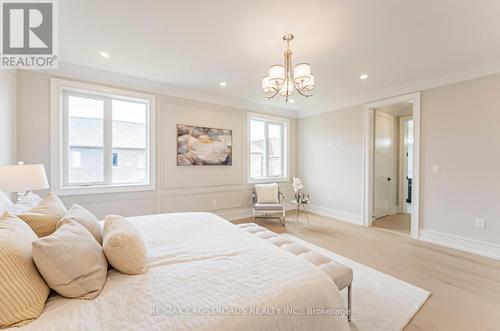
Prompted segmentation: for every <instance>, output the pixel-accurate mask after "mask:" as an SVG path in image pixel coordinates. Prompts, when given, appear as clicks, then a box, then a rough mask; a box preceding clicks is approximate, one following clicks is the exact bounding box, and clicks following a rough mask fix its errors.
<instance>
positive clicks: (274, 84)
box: [262, 34, 314, 102]
mask: <svg viewBox="0 0 500 331" xmlns="http://www.w3.org/2000/svg"><path fill="white" fill-rule="evenodd" d="M283 40H284V41H286V51H285V54H284V55H285V65H284V66H283V65H280V64H274V65H272V66H270V67H269V72H268V75H267V76H266V77H264V78H262V90H264V93H265V94H266V97H267V98H268V99H272V98H274V97H275V96H276V95H278V94H279V95H281V96H283V97H285V101H286V102H288V97H289V96H291V95H292V94H293V91H294V90H297V92H298V93H299V94H300V95H302V96H304V97H310V96H312V94H311V91H312V90H313V89H314V75H313V74H312V73H311V65H310V64H309V63H299V64H297V65H296V66H295V67H294V68H293V70H292V50H291V49H290V41H292V40H293V35H292V34H286V35H285V36H283Z"/></svg>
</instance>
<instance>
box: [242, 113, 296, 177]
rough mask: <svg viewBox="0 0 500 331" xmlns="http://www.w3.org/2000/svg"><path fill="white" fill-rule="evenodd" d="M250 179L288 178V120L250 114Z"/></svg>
mask: <svg viewBox="0 0 500 331" xmlns="http://www.w3.org/2000/svg"><path fill="white" fill-rule="evenodd" d="M248 127H249V136H250V137H249V142H250V146H249V153H250V155H249V181H251V182H255V181H266V180H276V179H286V178H287V176H288V175H287V168H288V160H287V139H288V133H287V131H288V120H286V119H281V118H274V117H267V116H260V115H250V116H249V121H248Z"/></svg>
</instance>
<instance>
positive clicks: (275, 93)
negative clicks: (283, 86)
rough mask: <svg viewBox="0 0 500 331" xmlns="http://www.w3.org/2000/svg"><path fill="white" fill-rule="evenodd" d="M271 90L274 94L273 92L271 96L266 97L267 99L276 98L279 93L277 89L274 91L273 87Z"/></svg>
mask: <svg viewBox="0 0 500 331" xmlns="http://www.w3.org/2000/svg"><path fill="white" fill-rule="evenodd" d="M273 89H274V90H275V91H276V92H274V94H272V95H270V96H268V97H267V98H268V99H272V98H274V97H275V96H276V95H277V94H278V93H279V92H280V90H279V89H275V88H274V87H273Z"/></svg>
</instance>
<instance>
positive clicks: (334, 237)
mask: <svg viewBox="0 0 500 331" xmlns="http://www.w3.org/2000/svg"><path fill="white" fill-rule="evenodd" d="M309 216H310V219H311V223H312V224H311V225H310V226H309V225H307V223H306V221H305V218H304V217H303V216H302V219H301V221H302V223H299V224H294V223H293V221H294V220H295V217H294V215H293V216H292V215H289V216H288V217H287V220H289V221H288V222H287V226H286V228H283V227H282V226H281V225H280V224H279V222H278V220H274V219H257V220H256V222H255V223H258V224H260V225H262V226H265V227H266V228H268V229H269V230H271V231H274V232H276V233H283V232H287V233H289V234H291V235H294V236H297V237H299V238H301V239H304V240H307V241H309V242H311V243H313V244H316V245H318V246H321V247H323V248H325V249H328V250H331V251H333V252H335V253H337V254H340V255H342V256H345V257H347V258H350V259H352V260H354V261H357V262H359V263H362V264H364V265H367V266H370V267H372V268H374V269H377V270H379V271H381V272H384V273H386V274H389V275H391V276H394V277H396V278H399V279H401V280H404V281H406V282H408V283H411V284H413V285H416V286H418V287H421V288H423V289H426V290H429V291H431V292H432V295H431V297H430V298H429V300H428V301H427V302H426V303H425V305H424V306H423V307H422V309H421V310H420V311H419V312H418V313H417V314H416V315H415V317H414V318H413V319H412V320H411V321H410V323H409V324H408V325H407V327H406V328H405V330H409V331H414V330H453V331H461V330H464V331H475V330H492V331H493V330H500V261H497V260H494V259H489V258H485V257H481V256H477V255H473V254H468V253H464V252H460V251H457V250H453V249H449V248H445V247H441V246H437V245H433V244H429V243H425V242H422V241H418V240H412V239H411V238H410V237H409V236H408V235H406V234H402V233H398V232H396V231H392V230H387V229H383V228H376V227H370V228H367V227H363V226H358V225H353V224H349V223H345V222H341V221H336V220H333V219H330V218H326V217H322V216H319V215H314V214H310V215H309ZM245 222H252V220H251V219H244V220H239V221H235V222H234V223H245ZM354 305H355V303H354Z"/></svg>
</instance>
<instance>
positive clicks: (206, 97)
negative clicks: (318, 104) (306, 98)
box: [36, 62, 297, 118]
mask: <svg viewBox="0 0 500 331" xmlns="http://www.w3.org/2000/svg"><path fill="white" fill-rule="evenodd" d="M36 71H37V72H40V73H43V74H49V75H50V76H52V77H57V78H64V79H72V80H77V81H82V82H93V83H98V84H105V85H109V86H113V87H119V88H128V89H133V90H136V91H139V92H146V93H154V94H157V95H158V96H159V97H162V98H168V99H171V100H184V101H186V102H189V101H194V102H199V103H206V104H211V105H218V106H223V107H226V108H231V109H232V110H239V111H243V112H247V111H252V112H259V113H265V114H273V115H278V116H284V117H288V118H296V117H297V112H296V111H293V110H289V109H284V108H279V107H274V106H268V105H262V104H258V103H254V102H247V101H243V100H241V99H238V98H234V97H225V96H220V95H213V94H208V93H205V92H202V91H198V90H194V89H187V88H182V87H179V86H174V85H171V84H166V83H162V82H157V81H152V80H147V79H143V78H138V77H132V76H127V75H122V74H118V73H114V72H110V71H105V70H100V69H93V68H89V67H83V66H79V65H75V64H69V63H61V62H60V63H59V68H58V69H56V70H36Z"/></svg>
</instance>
